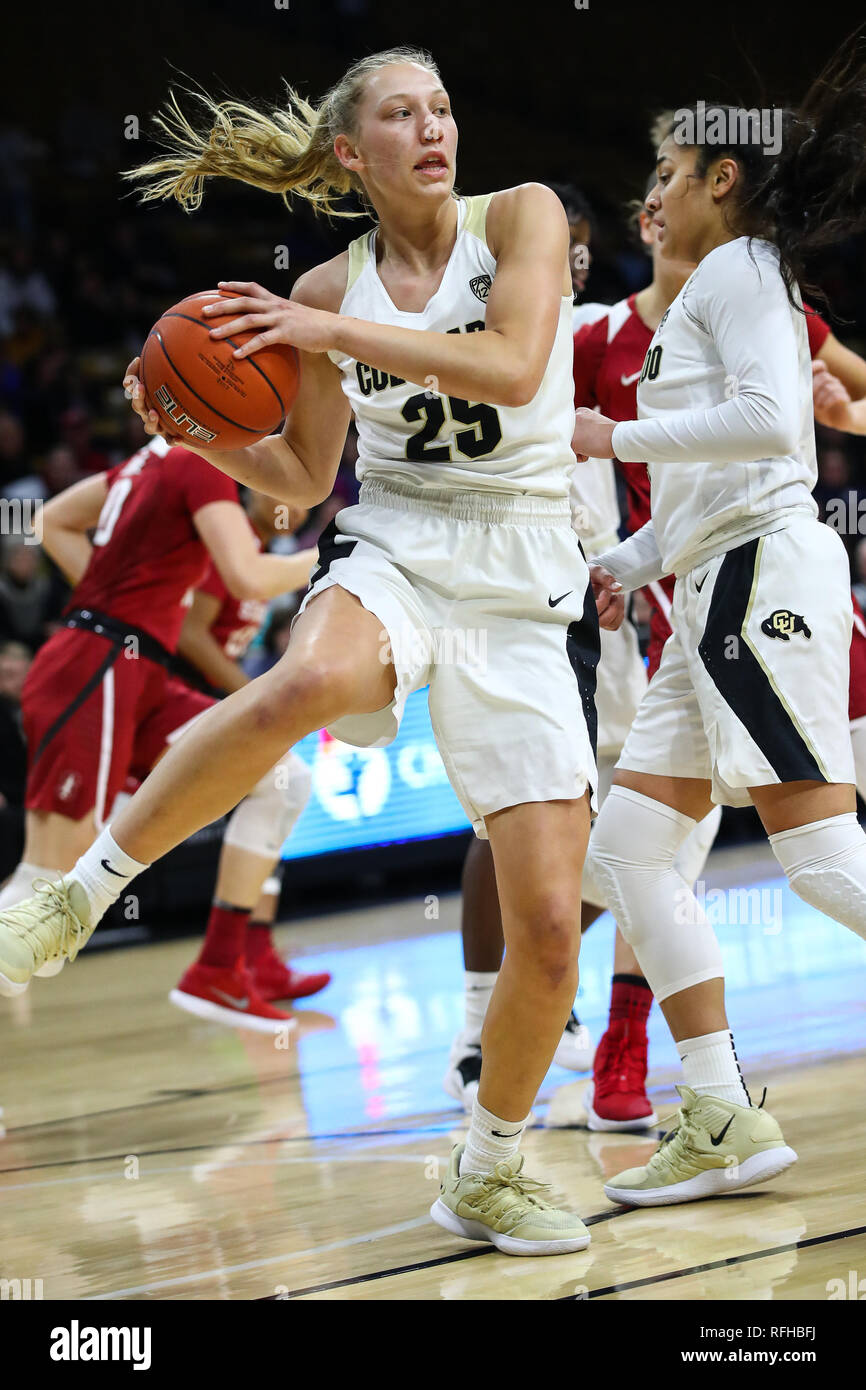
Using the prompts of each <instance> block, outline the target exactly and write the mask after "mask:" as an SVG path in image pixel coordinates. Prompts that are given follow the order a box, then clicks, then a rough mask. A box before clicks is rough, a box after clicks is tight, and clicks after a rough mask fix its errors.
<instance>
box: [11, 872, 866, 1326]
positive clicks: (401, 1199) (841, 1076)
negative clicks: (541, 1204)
mask: <svg viewBox="0 0 866 1390" xmlns="http://www.w3.org/2000/svg"><path fill="white" fill-rule="evenodd" d="M775 869H776V866H775V861H773V860H772V858H771V857H769V856H768V854H767V851H766V850H765V849H764V848H763V847H762V848H759V849H757V850H751V849H750V850H745V851H744V850H736V851H730V850H728V851H720V852H718V853H716V854H714V856H713V858H712V860H711V864H710V866H709V869H708V872H707V875H706V881H707V892H708V894H709V893H710V892H711V891H713V890H715V891H717V892H718V893H719V894H720V895H721V894H724V892H725V887H726V885H727V886H728V887H729V888H733V887H736V886H740V887H751V888H752V889H762V890H763V897H762V896H761V893H760V892H755V893H753V896H752V899H751V900H750V904H749V906H748V907H747V906H746V905H745V904H744V903H743V902H742V901H741V903H740V906H736V905H734V906H733V907H732V906H731V904H732V903H733V902H734V895H733V894H731V893H728V895H727V897H724V898H722V899H721V902H722V906H718V903H719V901H720V899H718V898H716V899H712V900H711V899H710V898H709V897H708V899H707V902H708V906H710V907H712V910H713V912H714V913H716V914H717V916H718V914H720V913H722V912H723V911H727V915H728V916H732V915H739V916H740V918H743V917H744V916H746V915H748V914H749V913H751V918H752V922H751V925H742V924H741V925H737V924H735V923H734V924H728V925H720V926H719V936H720V939H721V941H722V944H723V950H724V953H725V959H726V966H727V970H728V980H729V988H728V1000H729V1007H730V1014H731V1018H732V1022H733V1025H734V1027H735V1030H736V1041H737V1047H738V1051H739V1055H740V1058H741V1060H742V1062H743V1066H744V1070H745V1073H746V1078H747V1081H748V1083H749V1085H750V1088H751V1089H752V1091H753V1094H757V1095H759V1094H760V1091H761V1088H762V1087H763V1085H764V1084H766V1085H767V1086H768V1087H769V1095H768V1101H767V1105H768V1108H770V1109H771V1110H772V1111H773V1113H774V1114H776V1116H777V1117H778V1118H779V1120H780V1121H781V1123H782V1125H783V1127H784V1130H785V1135H786V1138H787V1140H788V1142H789V1143H790V1144H792V1145H793V1147H794V1148H796V1149H797V1150H798V1152H799V1154H800V1162H799V1163H798V1164H797V1165H796V1166H795V1167H794V1168H792V1169H790V1170H789V1171H788V1172H787V1173H785V1174H784V1175H783V1176H782V1178H780V1179H778V1180H777V1181H776V1182H774V1183H771V1184H769V1185H768V1186H767V1187H766V1188H765V1189H757V1190H754V1191H752V1192H747V1193H743V1194H742V1195H740V1196H737V1195H732V1196H730V1197H726V1198H722V1199H715V1200H712V1201H704V1202H699V1203H690V1204H687V1205H684V1206H679V1207H668V1208H662V1209H657V1210H655V1211H653V1210H632V1211H628V1210H624V1209H621V1208H615V1207H613V1206H612V1205H611V1204H610V1203H609V1202H608V1201H607V1199H606V1198H605V1197H604V1194H603V1192H602V1182H603V1180H604V1178H605V1177H606V1176H607V1175H610V1174H613V1173H615V1172H617V1171H619V1170H620V1169H622V1168H624V1167H627V1166H630V1165H632V1164H634V1163H639V1162H642V1161H644V1160H645V1158H646V1157H648V1156H649V1154H650V1153H651V1151H652V1148H653V1144H654V1138H653V1137H650V1138H649V1139H648V1138H647V1137H646V1136H641V1135H633V1134H620V1135H600V1134H590V1133H589V1132H588V1131H587V1130H586V1129H584V1128H581V1127H576V1128H570V1129H552V1128H548V1127H545V1124H544V1120H545V1116H546V1113H547V1109H548V1106H547V1103H546V1102H548V1101H549V1099H550V1097H551V1095H552V1094H553V1093H554V1092H555V1091H556V1090H557V1088H558V1087H559V1086H561V1085H562V1084H564V1083H565V1084H570V1085H571V1086H572V1087H573V1088H574V1089H576V1090H578V1089H579V1088H580V1087H581V1086H582V1085H583V1084H584V1081H585V1078H577V1079H576V1078H575V1077H574V1076H573V1075H571V1074H569V1073H567V1072H564V1071H561V1070H560V1069H559V1068H554V1069H553V1070H552V1071H551V1073H550V1075H549V1076H548V1078H547V1081H546V1083H545V1086H544V1088H543V1090H542V1092H541V1097H540V1100H539V1102H538V1104H537V1105H536V1107H535V1119H536V1124H535V1126H534V1127H533V1128H532V1130H531V1131H530V1132H529V1133H528V1135H527V1138H526V1141H525V1145H524V1147H525V1152H526V1155H527V1170H528V1171H529V1172H530V1173H531V1174H533V1175H535V1176H539V1177H543V1178H544V1179H545V1180H548V1181H550V1182H551V1183H552V1184H553V1186H554V1188H555V1189H556V1190H557V1191H559V1192H561V1193H563V1194H565V1195H566V1196H567V1198H568V1200H569V1202H570V1204H572V1205H573V1207H574V1208H575V1209H576V1210H578V1211H579V1212H580V1213H581V1215H582V1216H583V1217H584V1219H585V1220H587V1221H588V1222H589V1223H590V1224H591V1225H592V1244H591V1246H590V1247H589V1248H588V1249H587V1250H586V1251H584V1252H581V1253H579V1254H575V1255H570V1256H560V1257H548V1258H544V1259H534V1260H530V1259H514V1258H510V1257H508V1256H505V1255H500V1254H499V1253H498V1252H496V1251H494V1250H492V1249H491V1248H490V1247H487V1246H475V1245H471V1244H468V1243H465V1242H461V1241H459V1240H456V1239H454V1238H452V1237H451V1236H449V1235H448V1234H447V1233H446V1232H444V1231H442V1230H440V1229H439V1227H437V1226H435V1225H433V1224H432V1223H431V1222H430V1221H429V1219H428V1217H427V1211H428V1208H429V1206H430V1204H431V1202H432V1201H434V1200H435V1198H436V1196H437V1170H438V1165H439V1164H442V1163H443V1162H444V1161H445V1160H446V1158H447V1155H448V1152H449V1149H450V1146H451V1144H452V1142H453V1140H454V1138H455V1136H457V1135H459V1134H460V1132H461V1130H462V1129H463V1127H464V1123H465V1122H464V1119H463V1117H462V1114H461V1112H460V1111H459V1109H458V1107H457V1106H456V1105H455V1104H454V1103H453V1102H452V1101H451V1100H450V1099H449V1098H448V1097H447V1096H446V1095H445V1094H444V1092H443V1091H442V1090H441V1078H442V1074H443V1072H444V1069H445V1064H446V1059H447V1053H448V1046H449V1042H450V1040H451V1037H452V1035H453V1033H454V1031H455V1030H456V1029H457V1028H458V1027H459V1025H460V1023H461V1014H462V976H461V969H462V962H461V955H460V941H459V935H458V933H457V925H458V920H459V916H458V914H459V899H458V898H457V897H447V898H443V899H442V900H441V902H440V903H439V917H438V919H436V920H430V918H429V913H430V912H431V910H432V909H431V905H430V904H429V902H427V901H425V899H426V897H427V895H426V894H425V893H424V891H423V890H422V889H421V888H420V886H419V895H418V897H417V898H416V899H410V900H407V901H404V902H402V903H400V904H397V905H393V904H391V905H388V906H386V907H381V908H369V909H365V910H363V911H351V910H347V911H346V912H345V913H340V914H337V915H335V916H333V917H327V918H322V917H320V918H318V919H315V920H314V919H309V920H306V921H301V922H294V923H293V924H292V926H291V930H290V931H285V932H283V933H282V936H283V938H284V940H285V943H286V944H287V945H288V946H290V948H291V952H292V955H293V957H294V958H295V959H303V961H304V963H305V964H306V965H309V966H311V967H312V966H315V967H320V966H325V967H327V968H329V969H331V970H332V971H333V972H334V982H333V983H332V985H331V986H330V987H329V988H328V990H327V991H325V992H324V993H323V994H322V995H320V996H319V997H318V998H316V999H313V1000H308V1001H306V1002H302V1004H301V1005H300V1006H299V1008H298V1011H297V1012H298V1017H299V1019H300V1021H301V1022H300V1027H299V1030H298V1034H297V1035H296V1040H295V1041H293V1042H292V1043H291V1045H290V1046H289V1047H288V1048H285V1047H282V1048H280V1047H275V1045H274V1041H273V1039H271V1038H269V1037H266V1036H261V1035H257V1034H252V1033H245V1032H242V1031H240V1030H234V1029H227V1028H223V1027H220V1026H218V1025H216V1024H210V1023H205V1022H202V1021H200V1020H197V1019H194V1018H192V1017H190V1016H188V1015H186V1014H184V1013H181V1012H179V1011H177V1010H176V1009H174V1008H173V1007H172V1006H171V1005H170V1004H169V1003H168V1002H167V994H168V991H169V989H170V988H171V987H172V986H173V985H174V984H175V983H176V981H177V978H178V976H179V974H180V972H181V970H182V969H183V968H184V966H185V965H186V964H187V962H188V961H189V960H190V958H191V957H192V954H193V952H194V950H195V949H196V944H195V943H194V942H190V941H182V942H176V941H175V942H171V943H167V944H165V945H156V946H147V947H138V948H128V949H125V950H111V951H101V952H100V951H93V952H85V953H84V955H83V956H82V957H80V959H79V961H78V962H77V963H76V964H75V965H74V966H73V967H71V968H70V967H67V968H66V970H65V971H64V972H63V974H62V975H61V976H60V977H59V978H57V979H54V980H36V981H34V983H33V984H32V985H31V988H30V990H29V991H28V992H27V994H25V995H23V996H21V997H20V998H19V999H17V1000H0V1055H2V1058H3V1069H2V1079H0V1104H2V1107H3V1110H4V1115H3V1117H2V1123H3V1124H5V1126H6V1131H5V1137H4V1138H3V1139H2V1140H0V1197H2V1218H0V1220H2V1233H3V1234H2V1241H0V1278H5V1279H10V1280H11V1279H16V1278H17V1279H22V1280H23V1279H28V1278H29V1279H31V1280H34V1279H41V1280H42V1281H43V1284H42V1290H43V1296H44V1298H45V1299H66V1298H73V1299H78V1298H82V1299H118V1300H125V1299H130V1300H138V1299H140V1300H148V1299H268V1298H282V1299H296V1298H301V1299H350V1300H360V1299H386V1300H388V1299H497V1300H498V1299H503V1300H510V1299H576V1298H589V1299H675V1300H688V1299H707V1298H723V1299H733V1300H736V1299H815V1300H822V1301H823V1300H826V1299H827V1298H828V1295H829V1291H830V1289H833V1288H835V1289H837V1290H838V1289H839V1288H840V1287H841V1285H838V1284H837V1285H830V1284H829V1281H831V1280H839V1281H842V1284H844V1285H845V1286H846V1287H849V1286H850V1274H849V1272H850V1271H866V1183H864V1180H863V1158H862V1154H863V1146H864V1140H866V1130H864V1121H863V1109H864V1107H863V1099H864V1061H866V1058H864V1053H866V1008H864V998H866V947H864V945H863V943H862V942H860V941H859V940H857V939H856V938H855V937H854V936H853V935H852V934H850V933H848V932H846V931H845V930H844V929H843V928H841V927H839V926H838V925H837V924H835V923H833V922H830V921H828V920H827V919H826V918H823V917H821V916H820V915H819V914H817V913H815V912H813V911H812V910H811V909H809V908H807V907H806V906H805V905H803V904H802V903H800V902H799V900H798V899H797V898H795V897H793V895H791V894H790V893H789V892H788V890H787V887H786V886H783V882H782V881H780V880H779V879H778V877H777V875H776V872H775ZM611 945H612V926H611V923H610V919H609V918H607V917H605V918H603V919H602V920H601V921H600V922H598V923H597V924H596V926H595V927H593V929H592V930H591V931H590V933H589V934H588V935H587V936H586V937H585V938H584V943H583V952H582V981H581V993H580V996H579V999H578V1008H579V1012H580V1015H581V1018H582V1020H583V1021H585V1022H587V1023H588V1024H589V1025H590V1026H591V1028H592V1030H593V1034H594V1036H595V1037H596V1039H597V1038H598V1037H599V1036H600V1034H601V1032H602V1031H603V1027H604V1021H605V1016H606V1004H607V996H608V984H609V972H610V964H609V963H610V959H611ZM650 1066H651V1071H650V1088H651V1095H652V1098H653V1100H654V1103H655V1106H656V1110H657V1112H658V1113H659V1115H660V1116H661V1117H662V1118H665V1117H667V1116H668V1115H670V1114H671V1113H672V1112H673V1111H674V1109H675V1104H676V1097H675V1093H674V1091H673V1082H674V1081H675V1079H676V1078H677V1075H678V1071H677V1065H676V1053H675V1050H674V1048H673V1045H672V1043H671V1041H670V1038H669V1036H668V1034H667V1032H666V1029H665V1027H664V1022H663V1019H662V1018H661V1015H660V1013H659V1011H658V1008H657V1007H654V1009H653V1014H652V1017H651V1022H650ZM658 1132H659V1131H656V1135H657V1134H658ZM828 1285H829V1289H828Z"/></svg>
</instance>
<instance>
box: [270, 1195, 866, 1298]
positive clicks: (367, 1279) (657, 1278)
mask: <svg viewBox="0 0 866 1390" xmlns="http://www.w3.org/2000/svg"><path fill="white" fill-rule="evenodd" d="M639 1210H642V1208H638V1207H619V1208H618V1209H617V1210H615V1211H609V1212H598V1213H596V1214H595V1215H594V1216H588V1217H586V1218H585V1221H584V1225H586V1226H596V1225H599V1224H600V1223H601V1222H603V1221H611V1220H614V1219H616V1218H617V1217H621V1216H628V1214H629V1212H631V1211H639ZM859 1235H866V1226H854V1227H851V1229H849V1230H845V1231H832V1232H829V1233H828V1234H826V1235H823V1236H810V1237H808V1238H807V1239H806V1240H798V1241H793V1242H792V1243H790V1244H788V1245H779V1246H774V1247H771V1248H769V1249H767V1250H752V1251H748V1252H747V1253H745V1254H743V1255H730V1256H728V1257H727V1258H726V1259H723V1260H713V1261H712V1262H710V1263H708V1264H702V1265H692V1266H690V1267H689V1268H686V1269H677V1270H670V1271H669V1272H667V1273H665V1274H657V1275H653V1276H652V1277H647V1278H645V1279H632V1280H630V1281H628V1282H627V1283H624V1284H610V1285H608V1286H607V1287H605V1288H601V1289H590V1290H589V1291H588V1292H587V1293H586V1294H565V1295H563V1296H561V1297H559V1298H556V1299H553V1300H552V1301H553V1302H555V1303H580V1302H584V1301H586V1300H588V1299H591V1298H603V1297H606V1296H608V1295H610V1294H612V1293H623V1292H625V1291H626V1290H628V1289H636V1288H642V1287H645V1286H647V1285H650V1284H662V1283H667V1282H668V1281H669V1280H671V1279H682V1278H685V1277H686V1276H688V1275H690V1274H701V1273H705V1272H707V1271H709V1270H714V1269H723V1268H725V1267H726V1266H728V1265H736V1264H746V1263H748V1262H749V1261H750V1260H763V1259H767V1258H769V1257H770V1256H771V1255H783V1254H786V1253H787V1252H789V1251H791V1250H802V1249H806V1248H807V1247H809V1246H812V1245H826V1244H828V1243H829V1242H830V1241H834V1240H844V1239H848V1238H850V1237H852V1236H859ZM499 1253H501V1252H499V1251H497V1249H496V1247H495V1246H493V1245H486V1246H483V1247H482V1248H480V1249H476V1250H460V1251H458V1252H457V1253H456V1254H453V1255H440V1256H438V1257H437V1258H436V1259H434V1260H420V1261H418V1262H416V1263H415V1264H410V1265H398V1266H395V1267H394V1268H392V1269H378V1270H373V1271H372V1272H370V1273H368V1274H357V1275H352V1276H349V1277H347V1278H345V1279H332V1280H330V1281H329V1282H328V1283H324V1284H312V1285H309V1286H308V1287H306V1288H301V1289H292V1290H291V1291H290V1292H289V1293H287V1294H283V1295H280V1296H278V1295H276V1294H267V1295H265V1296H264V1297H263V1298H260V1299H257V1300H256V1302H259V1303H269V1302H272V1303H279V1302H286V1301H288V1300H289V1299H294V1298H304V1297H307V1296H308V1295H310V1294H315V1293H328V1292H330V1291H331V1290H332V1289H345V1288H352V1287H356V1286H358V1285H360V1284H368V1283H375V1282H378V1280H380V1279H389V1278H398V1277H399V1276H400V1275H403V1274H415V1273H417V1272H418V1271H419V1270H423V1269H436V1268H438V1267H439V1266H440V1265H447V1264H455V1263H457V1262H458V1261H459V1260H470V1259H478V1258H479V1257H481V1256H483V1255H496V1254H499ZM431 1297H435V1295H432V1294H431Z"/></svg>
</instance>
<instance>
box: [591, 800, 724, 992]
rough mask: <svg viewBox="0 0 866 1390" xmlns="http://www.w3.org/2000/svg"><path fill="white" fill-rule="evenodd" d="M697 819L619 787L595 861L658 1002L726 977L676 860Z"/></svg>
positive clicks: (601, 828)
mask: <svg viewBox="0 0 866 1390" xmlns="http://www.w3.org/2000/svg"><path fill="white" fill-rule="evenodd" d="M694 826H695V822H694V821H693V820H692V818H691V817H690V816H684V815H682V814H681V813H680V812H679V811H674V810H673V809H672V808H671V807H670V806H665V805H663V804H662V803H661V802H659V801H653V800H652V799H651V798H650V797H648V796H643V795H641V793H640V792H634V791H631V790H630V789H629V788H628V787H612V788H611V791H610V795H609V796H608V798H607V800H606V802H605V804H604V806H603V807H602V809H601V813H600V815H599V817H598V820H597V821H596V823H595V826H594V828H593V832H592V835H591V836H590V842H589V855H588V858H590V859H591V860H592V867H593V871H594V874H595V878H596V881H597V882H598V884H599V886H600V888H601V890H602V892H603V893H604V895H605V897H606V900H607V905H608V907H609V908H610V911H611V912H612V913H613V915H614V917H615V918H616V921H617V925H618V926H619V928H620V930H621V932H622V934H623V936H624V938H625V940H626V941H627V942H628V943H629V945H630V946H631V947H632V950H633V951H634V953H635V955H636V956H637V958H638V961H639V962H640V965H641V969H642V970H643V972H644V974H645V975H646V978H647V980H648V982H649V985H650V988H651V989H652V991H653V993H654V994H655V996H656V998H657V999H666V998H667V997H668V995H670V994H676V993H678V991H679V990H682V989H687V988H688V987H689V986H690V985H695V984H700V983H701V981H703V980H712V979H716V978H718V977H719V976H721V975H722V974H723V970H722V958H721V952H720V950H719V944H718V942H717V940H716V936H715V933H714V931H713V929H712V927H711V926H710V923H709V921H708V920H707V917H706V915H705V913H704V912H703V911H702V909H701V907H700V905H699V903H698V901H697V899H696V898H695V895H694V893H693V892H692V891H691V888H690V887H689V886H688V885H687V884H686V882H685V881H684V879H683V878H682V876H681V875H680V874H679V873H678V872H677V870H676V868H675V867H674V861H675V857H676V854H677V851H678V850H679V848H680V846H681V845H682V843H683V841H684V840H685V839H686V836H687V835H688V834H689V833H690V831H691V830H693V829H694Z"/></svg>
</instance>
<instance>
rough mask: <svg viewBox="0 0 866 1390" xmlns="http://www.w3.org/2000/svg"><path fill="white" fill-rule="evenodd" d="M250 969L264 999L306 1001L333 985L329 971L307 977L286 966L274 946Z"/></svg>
mask: <svg viewBox="0 0 866 1390" xmlns="http://www.w3.org/2000/svg"><path fill="white" fill-rule="evenodd" d="M248 968H249V971H250V974H251V975H252V977H253V984H254V985H255V988H256V990H257V992H258V993H259V994H260V995H261V996H262V998H263V999H269V1000H270V999H306V998H308V996H309V995H311V994H318V993H319V990H321V989H324V988H325V985H329V984H330V983H331V976H330V973H329V971H327V970H320V971H318V972H317V973H316V974H312V975H305V974H303V973H302V971H300V970H293V969H292V967H291V966H290V965H284V964H283V962H282V961H281V960H280V958H279V956H278V955H277V953H276V951H275V950H274V948H273V946H269V947H268V948H267V949H266V950H265V951H263V952H262V954H261V955H260V956H259V957H258V959H257V960H256V961H255V962H254V963H253V964H252V965H251V966H249V967H248Z"/></svg>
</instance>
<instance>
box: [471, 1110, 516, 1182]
mask: <svg viewBox="0 0 866 1390" xmlns="http://www.w3.org/2000/svg"><path fill="white" fill-rule="evenodd" d="M528 1119H529V1116H528V1115H527V1117H526V1120H519V1121H515V1120H498V1119H497V1118H496V1116H495V1115H491V1113H490V1111H489V1110H485V1109H484V1106H483V1105H479V1104H478V1097H477V1096H476V1097H475V1100H474V1102H473V1105H472V1121H471V1123H470V1125H469V1134H468V1136H467V1139H466V1148H465V1149H464V1150H463V1156H462V1158H461V1159H460V1172H461V1174H463V1173H492V1172H493V1169H494V1168H495V1167H496V1165H497V1163H501V1162H502V1160H503V1159H508V1158H513V1157H514V1155H515V1154H516V1153H517V1150H518V1149H519V1148H520V1138H521V1135H522V1134H523V1131H524V1129H525V1128H526V1121H527V1120H528Z"/></svg>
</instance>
